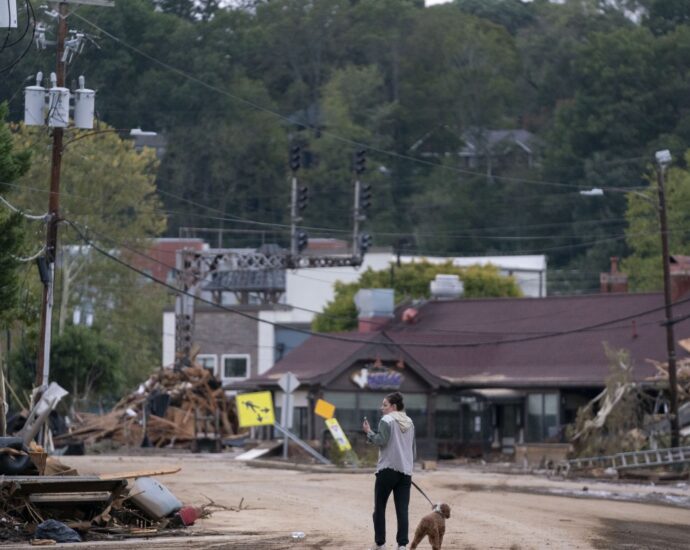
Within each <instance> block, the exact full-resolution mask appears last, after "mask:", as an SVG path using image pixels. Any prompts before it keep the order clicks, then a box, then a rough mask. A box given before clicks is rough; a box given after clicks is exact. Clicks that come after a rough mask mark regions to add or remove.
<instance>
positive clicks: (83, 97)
mask: <svg viewBox="0 0 690 550" xmlns="http://www.w3.org/2000/svg"><path fill="white" fill-rule="evenodd" d="M95 102H96V92H94V91H93V90H89V89H88V88H85V87H84V77H83V76H80V77H79V89H78V90H75V91H74V125H75V126H76V127H77V128H84V129H87V130H90V129H91V128H93V115H94V111H95Z"/></svg>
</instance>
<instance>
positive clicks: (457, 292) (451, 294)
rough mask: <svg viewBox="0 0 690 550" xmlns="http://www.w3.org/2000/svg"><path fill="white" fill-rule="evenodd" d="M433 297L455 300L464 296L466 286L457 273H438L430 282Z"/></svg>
mask: <svg viewBox="0 0 690 550" xmlns="http://www.w3.org/2000/svg"><path fill="white" fill-rule="evenodd" d="M430 289H431V297H432V298H433V299H435V300H454V299H456V298H459V297H460V296H462V293H463V292H464V290H465V287H464V286H463V284H462V281H461V280H460V277H458V276H457V275H441V274H439V275H436V279H434V280H433V281H431V284H430Z"/></svg>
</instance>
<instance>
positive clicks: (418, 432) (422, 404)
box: [403, 393, 427, 437]
mask: <svg viewBox="0 0 690 550" xmlns="http://www.w3.org/2000/svg"><path fill="white" fill-rule="evenodd" d="M403 397H404V401H405V412H406V413H407V416H409V417H410V418H411V419H412V422H414V431H415V436H416V437H426V435H427V433H426V432H427V430H426V422H427V414H426V411H427V397H426V395H425V394H423V393H406V394H404V395H403Z"/></svg>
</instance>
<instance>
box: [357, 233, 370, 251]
mask: <svg viewBox="0 0 690 550" xmlns="http://www.w3.org/2000/svg"><path fill="white" fill-rule="evenodd" d="M372 241H373V239H372V238H371V235H369V233H362V234H361V235H360V236H359V251H360V252H361V253H362V254H366V251H367V250H369V249H370V248H371V243H372Z"/></svg>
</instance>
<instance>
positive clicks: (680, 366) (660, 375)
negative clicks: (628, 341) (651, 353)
mask: <svg viewBox="0 0 690 550" xmlns="http://www.w3.org/2000/svg"><path fill="white" fill-rule="evenodd" d="M647 361H649V362H650V363H651V364H652V365H654V366H655V367H656V369H657V373H656V375H655V376H654V377H653V378H652V379H651V380H653V381H654V382H656V383H657V385H658V386H659V387H663V388H668V363H661V362H659V361H653V360H651V359H648V360H647ZM676 382H677V389H678V402H679V403H683V402H685V401H690V358H683V359H678V360H677V361H676Z"/></svg>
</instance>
